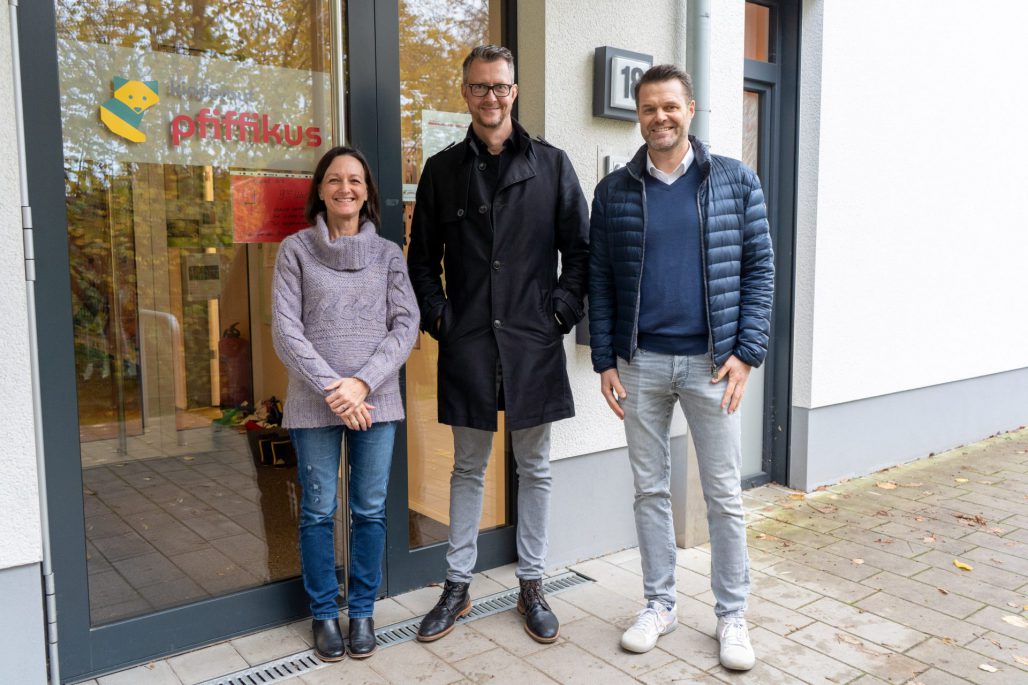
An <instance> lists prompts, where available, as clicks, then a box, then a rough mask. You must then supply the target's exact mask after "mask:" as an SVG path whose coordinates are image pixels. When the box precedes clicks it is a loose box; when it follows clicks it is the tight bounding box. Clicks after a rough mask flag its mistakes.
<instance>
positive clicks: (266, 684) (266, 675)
mask: <svg viewBox="0 0 1028 685" xmlns="http://www.w3.org/2000/svg"><path fill="white" fill-rule="evenodd" d="M591 582H593V579H592V578H589V577H587V576H583V575H582V574H580V573H576V572H574V571H568V572H567V573H562V574H560V575H557V576H553V577H550V578H546V579H544V580H543V591H544V592H545V593H546V594H547V595H556V594H559V593H561V592H564V591H565V590H570V589H572V588H574V587H577V586H579V585H582V584H584V583H591ZM518 592H519V590H518V588H512V589H510V590H504V591H503V592H497V593H495V594H492V595H488V596H486V597H481V598H479V599H477V600H475V601H473V602H472V603H471V611H470V612H468V615H467V616H465V617H463V618H460V619H457V622H458V623H468V622H470V621H476V620H478V619H480V618H485V617H486V616H492V615H493V614H498V613H500V612H503V611H508V610H510V609H513V608H515V607H516V606H517V604H518ZM421 619H422V617H421V616H418V617H417V618H411V619H407V620H406V621H400V622H399V623H394V624H392V625H388V626H383V627H382V628H379V629H378V630H376V631H375V640H376V642H377V643H378V646H379V648H383V649H384V648H386V647H392V646H393V645H398V644H401V643H404V642H409V641H410V640H413V639H414V638H415V637H416V636H417V634H418V626H420V625H421ZM329 665H330V664H329V663H326V662H324V661H321V660H320V659H318V657H316V656H315V655H314V650H313V649H308V650H306V651H303V652H298V653H297V654H292V655H290V656H286V657H282V658H280V659H275V660H273V661H269V662H267V663H264V664H260V665H257V666H252V667H250V668H247V669H244V670H242V671H236V672H235V673H229V674H228V675H223V676H220V677H218V678H212V679H211V680H206V681H204V682H202V683H199V685H271V683H278V682H282V681H284V680H287V679H289V678H292V677H294V676H298V675H301V674H303V673H309V672H311V671H315V670H318V669H320V668H324V667H325V666H329Z"/></svg>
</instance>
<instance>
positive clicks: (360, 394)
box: [325, 378, 375, 431]
mask: <svg viewBox="0 0 1028 685" xmlns="http://www.w3.org/2000/svg"><path fill="white" fill-rule="evenodd" d="M325 392H327V393H328V394H327V395H326V396H325V402H326V403H327V404H328V406H329V408H330V409H331V410H332V412H333V413H335V415H336V416H338V417H339V418H340V419H342V420H343V424H344V425H345V426H346V427H347V428H351V429H353V430H362V431H366V430H367V429H369V428H371V424H372V420H371V410H372V409H374V408H375V407H374V405H371V404H368V403H367V402H365V401H364V399H365V398H366V397H367V396H368V394H369V393H370V392H371V388H369V387H368V385H367V383H365V382H364V381H362V380H360V379H359V378H340V379H339V380H336V381H333V382H331V383H329V384H328V385H327V386H325Z"/></svg>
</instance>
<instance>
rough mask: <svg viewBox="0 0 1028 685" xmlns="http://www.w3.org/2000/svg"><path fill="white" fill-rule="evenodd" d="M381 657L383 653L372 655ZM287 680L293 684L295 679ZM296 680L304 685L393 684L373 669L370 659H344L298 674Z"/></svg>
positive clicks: (375, 657) (290, 684) (374, 657)
mask: <svg viewBox="0 0 1028 685" xmlns="http://www.w3.org/2000/svg"><path fill="white" fill-rule="evenodd" d="M380 658H382V654H376V655H375V656H373V657H371V659H380ZM386 658H388V657H386ZM287 682H288V683H289V685H293V682H294V681H292V680H290V681H287ZM295 682H296V683H300V684H302V685H392V684H391V683H390V682H389V681H388V680H386V679H385V677H384V676H381V675H379V674H378V673H375V671H374V670H372V668H371V664H370V663H369V660H368V659H365V660H363V661H361V660H358V659H343V660H342V661H339V662H337V663H334V664H328V665H326V666H325V667H324V668H319V669H317V670H314V671H308V672H307V673H304V674H303V675H301V676H298V677H297V678H296V681H295Z"/></svg>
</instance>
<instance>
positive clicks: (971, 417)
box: [789, 368, 1028, 491]
mask: <svg viewBox="0 0 1028 685" xmlns="http://www.w3.org/2000/svg"><path fill="white" fill-rule="evenodd" d="M1026 423H1028V368H1024V369H1016V370H1014V371H1007V372H1004V373H996V374H991V375H988V376H980V377H978V378H969V379H966V380H962V381H954V382H952V383H942V384H940V385H933V386H929V387H927V388H917V389H915V390H907V391H904V392H898V393H893V394H890V395H881V396H879V397H870V398H867V399H862V400H856V401H853V402H844V403H841V404H833V405H830V406H827V407H817V408H815V409H806V408H803V407H793V408H792V427H791V431H792V433H791V434H792V441H791V445H790V455H789V485H790V486H791V487H794V488H797V489H799V490H806V491H810V490H813V489H814V488H816V487H817V486H819V485H827V484H831V483H836V482H838V481H840V480H843V479H845V478H852V477H855V476H863V475H866V474H868V473H873V472H875V471H878V470H880V469H883V468H887V467H889V466H895V465H896V464H902V463H904V462H908V461H912V460H914V459H920V458H922V457H927V456H928V455H929V454H937V453H939V452H943V451H945V450H948V449H953V448H954V447H957V446H959V445H966V444H969V443H972V442H976V441H978V440H981V439H983V438H987V437H989V436H990V435H994V434H996V433H999V432H1003V431H1008V430H1012V429H1015V428H1017V427H1019V426H1023V425H1025V424H1026Z"/></svg>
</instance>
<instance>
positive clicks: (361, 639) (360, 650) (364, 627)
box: [346, 616, 378, 659]
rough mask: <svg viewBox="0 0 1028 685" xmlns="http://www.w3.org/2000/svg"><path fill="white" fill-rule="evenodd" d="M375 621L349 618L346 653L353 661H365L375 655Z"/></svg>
mask: <svg viewBox="0 0 1028 685" xmlns="http://www.w3.org/2000/svg"><path fill="white" fill-rule="evenodd" d="M377 646H378V645H377V643H376V642H375V619H373V618H371V617H370V616H368V617H367V618H351V619H350V634H349V639H348V640H347V641H346V651H347V653H349V655H350V656H351V657H353V658H354V659H366V658H367V657H369V656H371V655H372V654H374V653H375V648H376V647H377Z"/></svg>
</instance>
